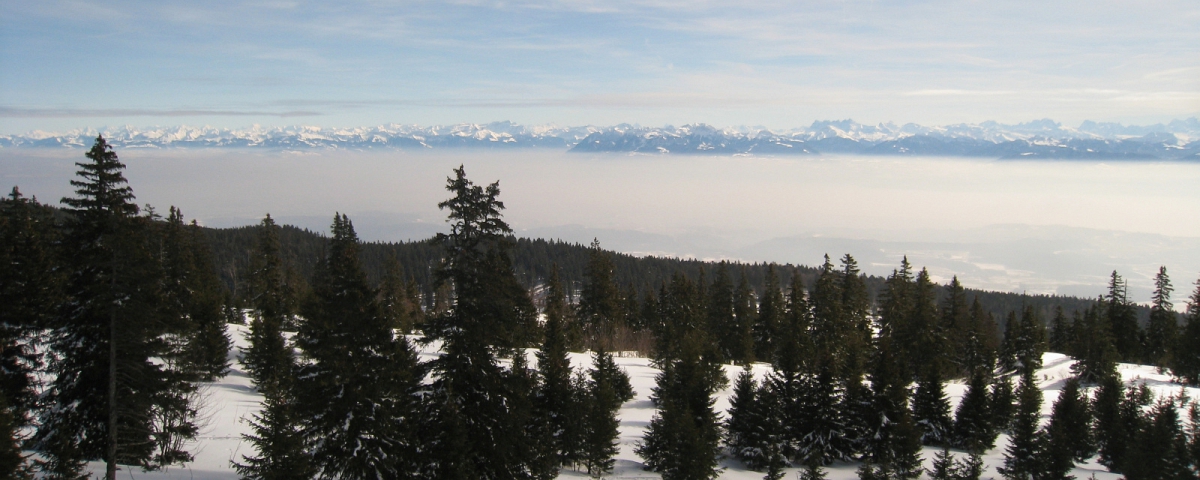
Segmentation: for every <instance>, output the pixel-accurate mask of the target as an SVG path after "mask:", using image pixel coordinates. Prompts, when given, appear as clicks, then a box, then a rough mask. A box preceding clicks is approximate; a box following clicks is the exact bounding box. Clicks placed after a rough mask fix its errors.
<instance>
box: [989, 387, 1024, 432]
mask: <svg viewBox="0 0 1200 480" xmlns="http://www.w3.org/2000/svg"><path fill="white" fill-rule="evenodd" d="M1016 401H1017V398H1016V395H1015V394H1014V393H1013V386H1012V381H1011V380H1009V378H1008V377H1007V376H1004V375H997V376H996V377H995V378H994V379H993V380H992V385H991V388H990V390H989V392H988V410H989V411H990V412H991V425H992V428H994V429H995V431H996V432H997V433H999V432H1008V431H1009V427H1010V426H1011V424H1012V419H1013V414H1014V413H1015V412H1016V405H1015V404H1016Z"/></svg>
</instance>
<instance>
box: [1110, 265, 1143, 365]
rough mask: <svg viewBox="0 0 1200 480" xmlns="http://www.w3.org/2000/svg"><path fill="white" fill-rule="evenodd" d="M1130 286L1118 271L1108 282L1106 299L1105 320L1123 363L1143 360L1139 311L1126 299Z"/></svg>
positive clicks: (1114, 272) (1113, 273) (1118, 356)
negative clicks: (1138, 319) (1138, 318)
mask: <svg viewBox="0 0 1200 480" xmlns="http://www.w3.org/2000/svg"><path fill="white" fill-rule="evenodd" d="M1127 289H1128V284H1127V283H1126V282H1125V280H1124V279H1122V278H1121V276H1120V275H1118V274H1117V271H1116V270H1113V272H1112V276H1111V277H1110V278H1109V282H1108V295H1105V297H1104V302H1105V303H1104V319H1105V321H1106V322H1107V323H1108V328H1109V331H1110V332H1112V336H1113V345H1114V346H1115V347H1116V349H1117V358H1118V359H1119V360H1120V361H1122V362H1136V361H1138V360H1140V359H1141V354H1142V339H1143V332H1142V329H1141V327H1140V326H1138V321H1137V311H1136V310H1134V305H1133V303H1131V302H1130V301H1129V300H1128V298H1127V297H1126V291H1127Z"/></svg>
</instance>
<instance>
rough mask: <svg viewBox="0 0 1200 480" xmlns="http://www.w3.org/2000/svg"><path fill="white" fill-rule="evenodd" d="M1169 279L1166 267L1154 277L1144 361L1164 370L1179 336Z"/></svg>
mask: <svg viewBox="0 0 1200 480" xmlns="http://www.w3.org/2000/svg"><path fill="white" fill-rule="evenodd" d="M1172 291H1174V288H1172V287H1171V278H1170V277H1168V276H1167V267H1165V266H1163V267H1159V268H1158V274H1157V275H1155V276H1154V293H1153V295H1152V296H1151V305H1150V323H1149V324H1148V325H1147V326H1146V352H1145V361H1146V362H1147V363H1149V364H1151V365H1157V366H1158V367H1159V368H1162V369H1166V367H1168V366H1169V365H1170V364H1171V358H1170V354H1171V351H1172V347H1173V346H1174V345H1175V343H1176V342H1177V340H1176V339H1177V338H1178V336H1179V323H1178V321H1177V320H1176V319H1175V306H1174V305H1173V304H1172V303H1171V292H1172Z"/></svg>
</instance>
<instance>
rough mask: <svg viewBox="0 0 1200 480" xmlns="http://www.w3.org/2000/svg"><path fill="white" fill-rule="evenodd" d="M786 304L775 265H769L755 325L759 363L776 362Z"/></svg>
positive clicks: (755, 352) (756, 350)
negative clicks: (777, 337)
mask: <svg viewBox="0 0 1200 480" xmlns="http://www.w3.org/2000/svg"><path fill="white" fill-rule="evenodd" d="M784 309H785V303H784V298H783V290H782V289H781V288H780V285H779V275H778V273H776V271H775V264H770V265H767V277H766V279H765V280H764V283H763V294H762V297H760V299H759V303H758V316H757V318H756V319H755V323H754V357H755V358H756V359H758V360H759V361H763V362H769V361H774V360H773V359H774V358H775V351H776V350H777V345H775V343H774V338H775V337H776V336H777V335H778V331H779V325H780V324H781V323H783V316H784Z"/></svg>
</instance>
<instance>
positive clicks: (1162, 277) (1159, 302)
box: [1151, 265, 1175, 312]
mask: <svg viewBox="0 0 1200 480" xmlns="http://www.w3.org/2000/svg"><path fill="white" fill-rule="evenodd" d="M1173 291H1175V289H1174V288H1172V287H1171V278H1170V277H1168V276H1167V267H1166V266H1165V265H1164V266H1161V267H1158V274H1157V275H1155V276H1154V294H1153V295H1152V298H1151V304H1152V305H1153V306H1152V307H1151V308H1152V309H1154V310H1159V311H1165V312H1172V311H1174V310H1175V305H1174V304H1172V303H1171V292H1173Z"/></svg>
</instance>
